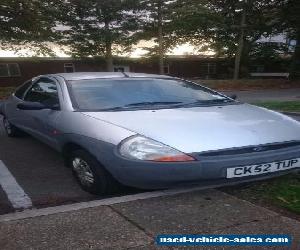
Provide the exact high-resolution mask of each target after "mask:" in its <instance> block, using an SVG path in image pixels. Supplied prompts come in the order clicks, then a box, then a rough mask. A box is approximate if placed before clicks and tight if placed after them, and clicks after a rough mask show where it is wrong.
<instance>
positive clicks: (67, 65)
mask: <svg viewBox="0 0 300 250" xmlns="http://www.w3.org/2000/svg"><path fill="white" fill-rule="evenodd" d="M64 69H65V73H73V72H75V66H74V63H65V64H64Z"/></svg>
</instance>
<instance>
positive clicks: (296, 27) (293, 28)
mask: <svg viewBox="0 0 300 250" xmlns="http://www.w3.org/2000/svg"><path fill="white" fill-rule="evenodd" d="M280 7H281V9H282V11H281V15H280V19H279V25H278V26H279V32H286V33H288V36H289V38H290V39H292V40H296V41H297V44H296V46H295V50H294V54H293V56H292V63H291V66H290V78H291V79H293V78H300V1H299V0H286V1H283V3H282V5H281V6H280Z"/></svg>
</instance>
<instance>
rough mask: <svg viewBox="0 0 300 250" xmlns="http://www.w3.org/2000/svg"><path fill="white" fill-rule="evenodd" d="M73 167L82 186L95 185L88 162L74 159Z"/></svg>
mask: <svg viewBox="0 0 300 250" xmlns="http://www.w3.org/2000/svg"><path fill="white" fill-rule="evenodd" d="M72 165H73V169H74V171H75V173H76V175H77V177H78V179H79V181H80V182H81V184H82V185H84V186H91V185H92V184H93V183H94V175H93V172H92V170H91V168H90V167H89V165H88V164H87V162H85V161H84V160H82V159H80V158H78V157H76V158H74V159H73V161H72Z"/></svg>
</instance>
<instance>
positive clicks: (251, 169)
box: [227, 158, 300, 179]
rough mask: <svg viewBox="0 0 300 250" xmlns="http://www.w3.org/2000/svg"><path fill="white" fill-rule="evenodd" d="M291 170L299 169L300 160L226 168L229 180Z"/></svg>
mask: <svg viewBox="0 0 300 250" xmlns="http://www.w3.org/2000/svg"><path fill="white" fill-rule="evenodd" d="M293 168H300V158H297V159H291V160H284V161H275V162H271V163H263V164H256V165H249V166H241V167H235V168H227V178H228V179H229V178H237V177H245V176H251V175H260V174H267V173H272V172H277V171H283V170H288V169H293Z"/></svg>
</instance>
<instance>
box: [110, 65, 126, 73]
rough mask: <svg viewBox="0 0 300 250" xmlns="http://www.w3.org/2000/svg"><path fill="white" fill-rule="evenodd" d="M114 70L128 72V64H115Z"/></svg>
mask: <svg viewBox="0 0 300 250" xmlns="http://www.w3.org/2000/svg"><path fill="white" fill-rule="evenodd" d="M114 72H129V66H123V65H115V66H114Z"/></svg>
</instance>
